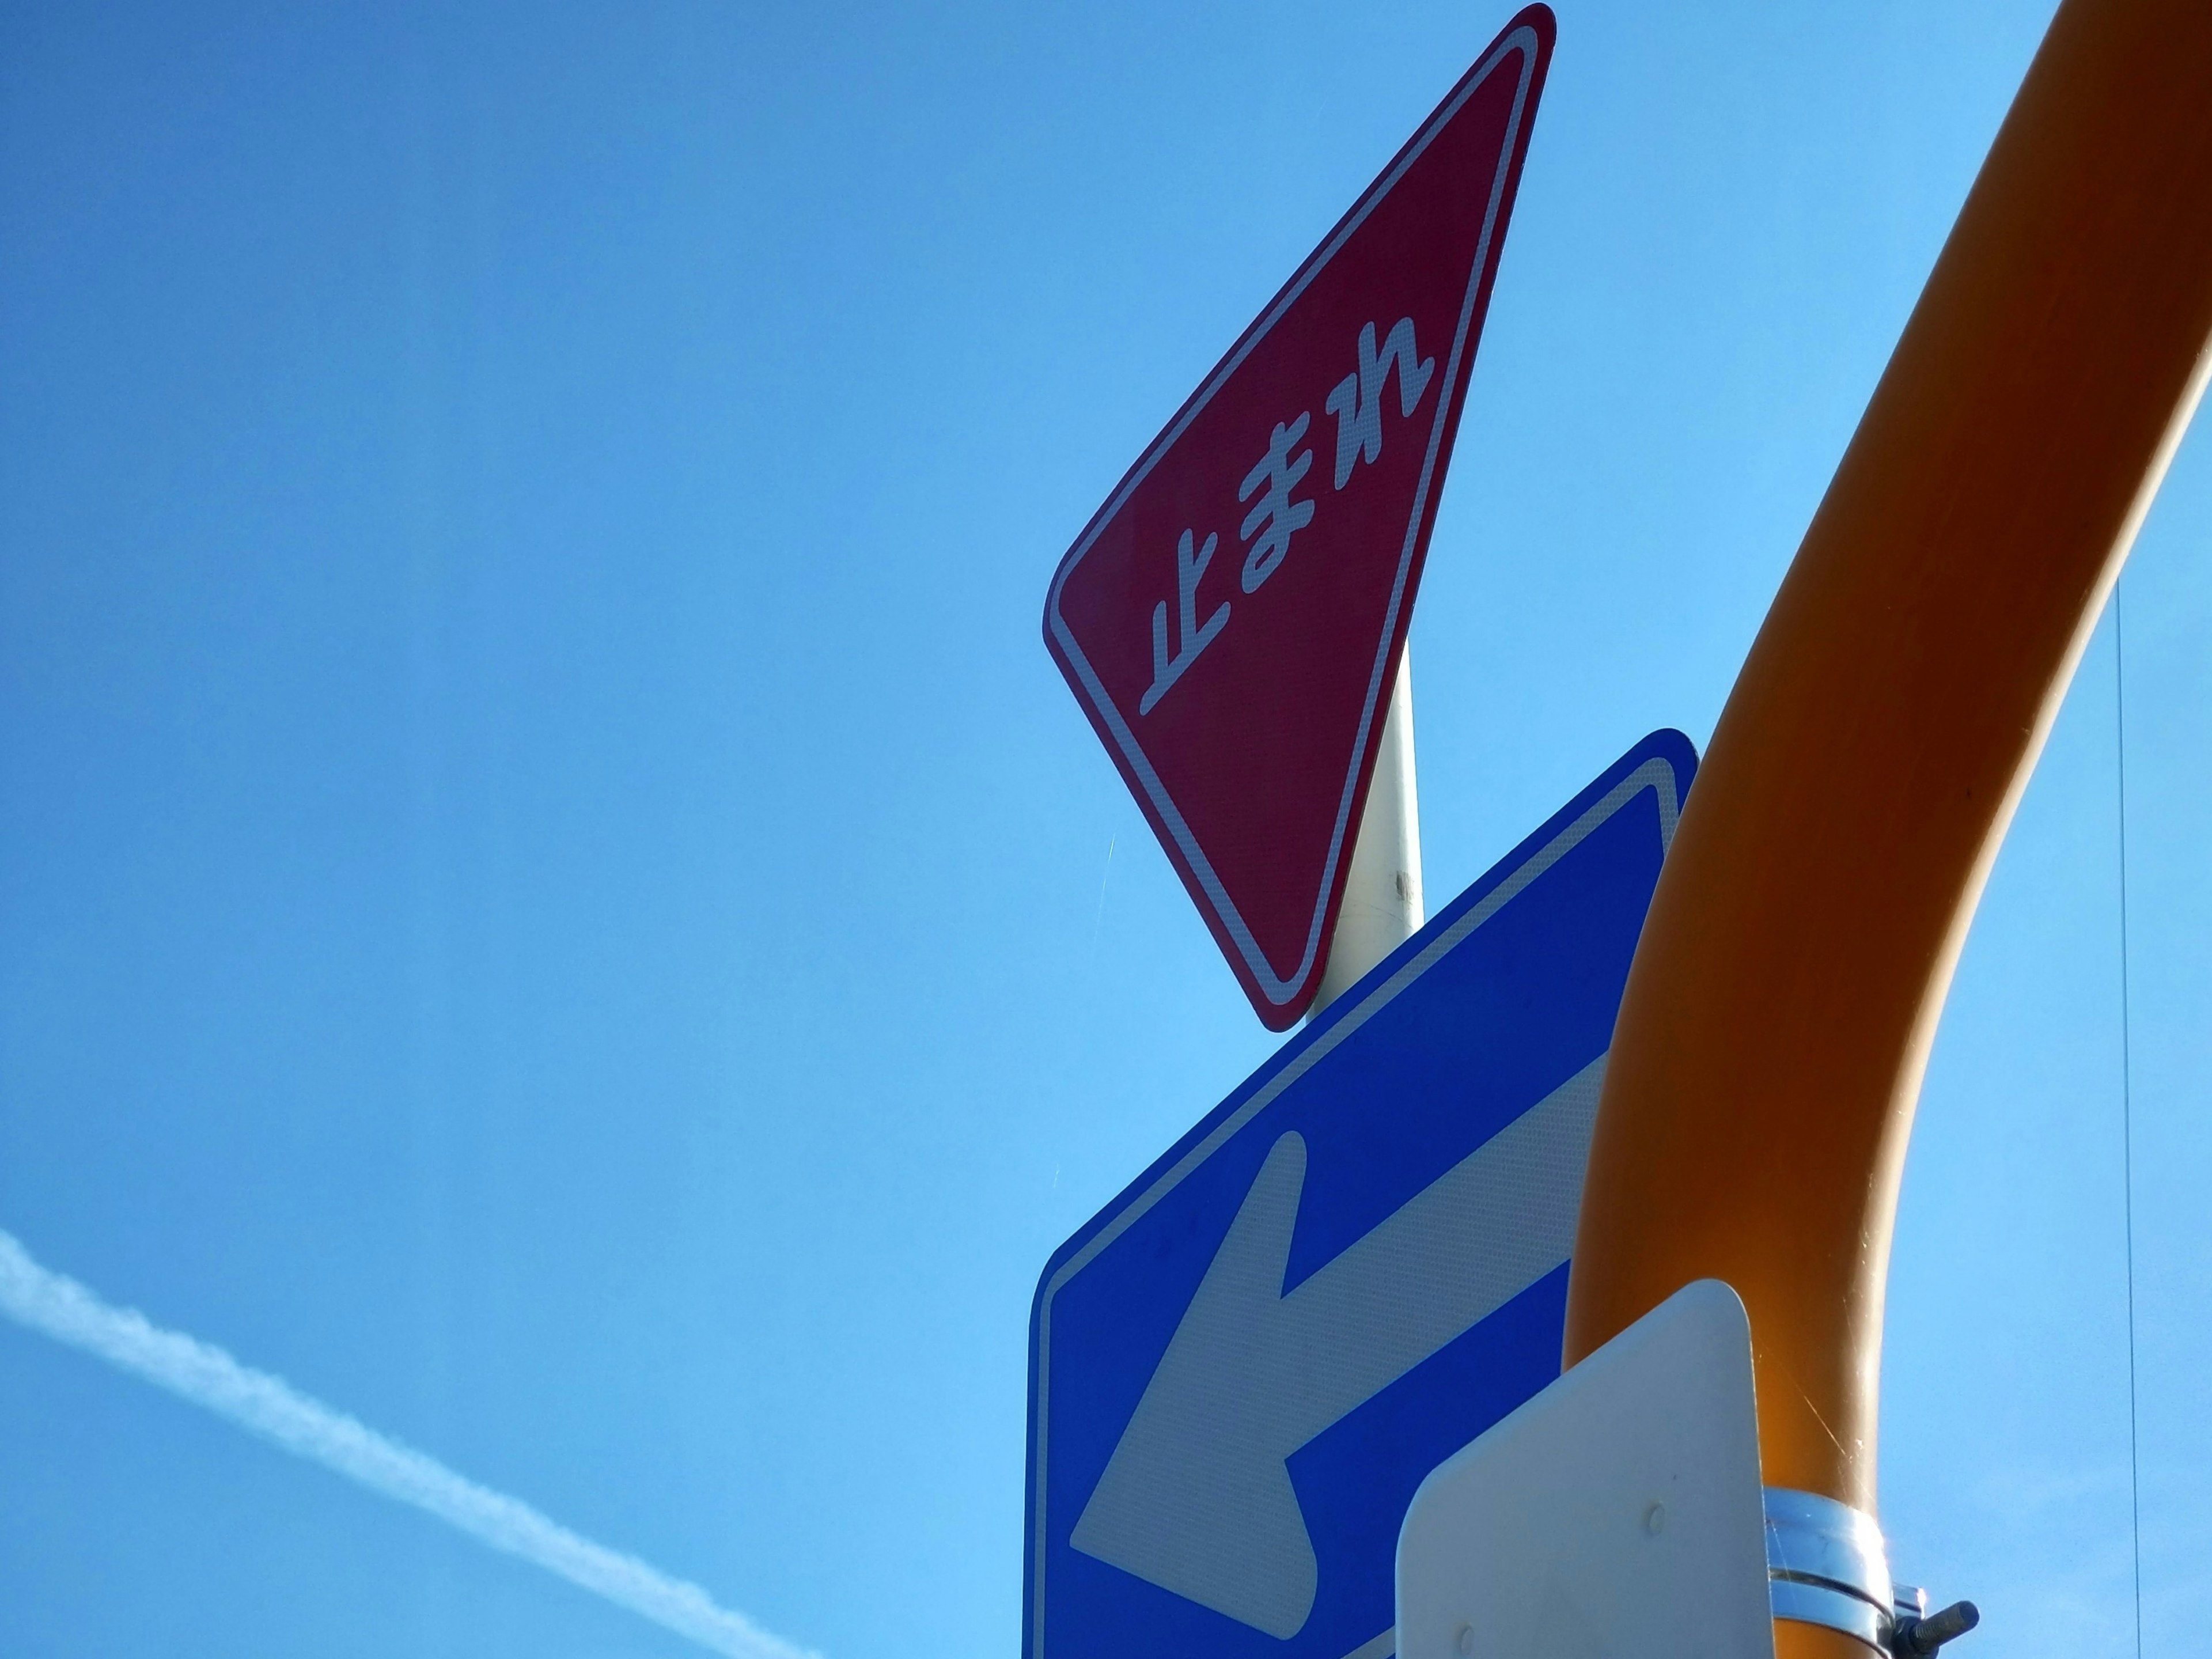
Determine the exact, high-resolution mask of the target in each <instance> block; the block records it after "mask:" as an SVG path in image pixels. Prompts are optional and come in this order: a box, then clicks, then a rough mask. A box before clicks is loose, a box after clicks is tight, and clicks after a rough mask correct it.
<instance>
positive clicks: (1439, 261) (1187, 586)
mask: <svg viewBox="0 0 2212 1659" xmlns="http://www.w3.org/2000/svg"><path fill="white" fill-rule="evenodd" d="M1552 39H1553V21H1552V14H1551V12H1550V11H1549V10H1548V9H1546V8H1545V7H1543V6H1532V7H1530V8H1529V9H1527V10H1526V11H1523V12H1522V13H1521V14H1520V15H1518V16H1517V17H1516V18H1515V19H1514V20H1513V21H1512V22H1511V23H1510V24H1508V25H1507V26H1506V28H1505V31H1504V33H1502V34H1500V35H1499V36H1498V39H1497V40H1496V41H1495V42H1493V43H1492V46H1491V47H1490V49H1489V50H1488V51H1487V52H1484V53H1483V55H1482V57H1481V58H1480V60H1478V61H1477V63H1476V64H1475V66H1474V68H1473V69H1471V70H1468V73H1467V75H1466V76H1465V77H1464V78H1463V79H1462V81H1461V82H1460V83H1459V84H1458V85H1457V86H1455V87H1454V88H1452V91H1451V94H1450V95H1449V97H1447V98H1446V99H1445V100H1443V103H1442V104H1440V105H1439V106H1437V111H1436V112H1435V113H1434V114H1433V115H1431V117H1430V118H1428V120H1427V121H1425V123H1423V124H1422V126H1421V129H1420V131H1418V132H1417V133H1415V134H1414V135H1413V138H1412V139H1411V140H1410V141H1409V142H1408V143H1407V145H1406V147H1405V149H1402V150H1401V151H1400V152H1399V154H1398V155H1397V157H1396V158H1395V160H1394V161H1391V163H1390V165H1389V167H1386V168H1384V169H1383V173H1382V176H1381V177H1380V178H1378V179H1376V181H1375V182H1374V183H1373V184H1372V185H1370V186H1369V187H1368V189H1367V191H1366V193H1365V194H1364V195H1363V196H1362V197H1360V198H1359V200H1358V203H1357V204H1354V205H1353V207H1352V211H1351V212H1349V213H1347V214H1346V215H1345V216H1344V218H1343V220H1342V221H1341V222H1340V223H1339V224H1338V225H1337V227H1336V228H1335V229H1334V230H1332V231H1331V232H1330V233H1329V234H1328V237H1327V239H1326V240H1323V241H1322V245H1321V246H1319V247H1318V248H1316V249H1315V250H1314V252H1313V254H1312V255H1311V257H1310V258H1308V259H1307V260H1306V262H1305V263H1304V264H1303V265H1301V266H1300V267H1299V268H1298V270H1297V274H1296V275H1295V276H1292V277H1291V280H1290V281H1289V282H1288V283H1285V285H1284V288H1283V290H1282V292H1281V293H1279V294H1278V295H1276V296H1275V298H1274V300H1273V301H1272V302H1271V303H1270V304H1269V305H1268V307H1267V309H1266V310H1265V311H1263V312H1261V313H1260V316H1259V318H1258V319H1257V320H1255V322H1254V323H1253V325H1251V327H1249V329H1247V330H1246V331H1244V335H1243V338H1241V339H1240V340H1238V341H1237V343H1236V345H1235V346H1234V347H1233V348H1231V350H1230V352H1229V355H1228V356H1225V357H1224V358H1223V359H1222V360H1221V362H1220V363H1219V364H1218V366H1216V368H1214V370H1213V372H1212V374H1209V375H1208V376H1207V377H1206V381H1205V383H1204V384H1203V385H1201V386H1200V387H1199V389H1198V390H1197V391H1196V392H1194V393H1193V394H1192V395H1191V398H1190V400H1189V401H1188V403H1186V404H1184V405H1183V406H1182V409H1181V410H1178V411H1177V412H1176V417H1175V419H1173V420H1172V421H1170V422H1168V425H1167V428H1166V430H1164V432H1162V433H1161V434H1160V435H1159V436H1158V438H1156V439H1154V440H1153V441H1152V447H1150V448H1149V449H1147V450H1146V452H1145V453H1144V455H1143V456H1142V458H1141V459H1139V460H1138V462H1137V464H1136V465H1134V466H1133V467H1132V468H1130V469H1129V472H1128V475H1127V477H1124V478H1123V479H1122V480H1121V483H1120V485H1119V486H1118V487H1117V488H1116V489H1115V491H1114V493H1113V495H1110V496H1109V497H1108V498H1107V501H1106V504H1105V506H1103V507H1101V508H1099V510H1098V513H1097V516H1096V517H1094V518H1093V519H1092V520H1091V523H1090V524H1089V525H1088V526H1085V529H1084V532H1083V534H1082V535H1081V536H1080V537H1079V538H1078V539H1077V541H1076V543H1075V545H1074V546H1073V547H1072V548H1071V549H1069V550H1068V553H1067V556H1066V558H1064V559H1063V560H1061V561H1060V569H1059V570H1058V572H1057V573H1055V574H1054V577H1053V580H1052V587H1051V589H1050V591H1049V592H1048V595H1047V597H1046V600H1045V617H1044V633H1045V643H1046V645H1047V646H1048V647H1049V648H1050V650H1051V652H1052V654H1053V657H1054V659H1055V660H1056V661H1057V662H1058V663H1059V664H1060V671H1061V672H1062V673H1064V674H1066V676H1067V682H1068V684H1069V685H1071V686H1072V687H1073V688H1074V691H1075V695H1076V696H1077V697H1078V698H1079V700H1080V701H1081V702H1082V704H1083V707H1084V710H1085V713H1086V714H1089V715H1090V717H1091V724H1092V725H1093V726H1095V727H1097V732H1098V735H1099V737H1100V738H1102V739H1103V741H1104V743H1105V744H1106V749H1107V752H1108V753H1109V754H1110V755H1112V756H1113V757H1114V762H1115V765H1117V766H1118V767H1120V768H1121V775H1122V777H1123V778H1124V779H1125V780H1126V781H1127V783H1128V785H1129V787H1130V790H1131V791H1132V792H1133V793H1134V794H1135V795H1136V798H1137V800H1138V803H1139V805H1141V806H1142V807H1143V808H1144V811H1145V816H1146V817H1147V818H1148V819H1150V820H1151V822H1152V829H1153V831H1154V832H1155V833H1156V834H1157V835H1158V836H1159V838H1160V844H1161V845H1162V846H1163V847H1164V848H1166V849H1167V854H1168V857H1169V858H1170V859H1171V860H1174V862H1175V866H1176V869H1177V870H1178V871H1179V872H1182V878H1183V883H1184V884H1185V885H1186V886H1187V887H1188V888H1189V890H1190V896H1191V897H1192V898H1193V899H1194V900H1195V901H1196V902H1197V904H1198V908H1199V910H1200V913H1201V914H1202V915H1204V916H1205V917H1206V922H1207V925H1208V926H1209V927H1212V929H1213V935H1214V938H1215V939H1216V940H1217V941H1218V943H1219V944H1220V946H1221V949H1222V952H1223V954H1224V955H1225V956H1226V957H1228V958H1229V964H1230V966H1231V968H1233V969H1235V970H1236V973H1237V980H1238V981H1239V982H1240V983H1241V984H1242V985H1243V987H1244V990H1245V994H1247V995H1248V996H1249V997H1250V998H1251V999H1252V1006H1253V1007H1254V1008H1255V1010H1257V1011H1258V1012H1259V1015H1260V1018H1261V1019H1262V1020H1263V1021H1265V1022H1266V1024H1267V1025H1268V1026H1269V1027H1270V1028H1271V1029H1273V1030H1282V1029H1283V1028H1284V1027H1285V1026H1287V1025H1289V1024H1291V1023H1292V1022H1293V1021H1294V1020H1296V1019H1297V1017H1298V1015H1299V1014H1300V1013H1301V1012H1303V1011H1304V1008H1305V1006H1306V1005H1307V1004H1308V1003H1309V1002H1310V1001H1311V1000H1312V998H1313V993H1314V987H1315V984H1316V981H1318V980H1319V978H1320V976H1321V972H1322V968H1323V966H1324V965H1325V963H1326V961H1327V957H1328V941H1329V938H1330V936H1331V934H1332V933H1334V929H1335V926H1336V910H1337V905H1338V902H1339V901H1340V899H1341V897H1342V896H1343V892H1344V878H1345V872H1346V869H1347V868H1348V867H1349V866H1350V864H1351V861H1352V842H1353V839H1354V837H1355V836H1357V834H1358V826H1359V815H1360V809H1361V807H1362V805H1364V801H1365V799H1366V794H1367V782H1368V778H1369V775H1370V773H1371V772H1372V770H1373V769H1374V764H1375V754H1376V745H1377V744H1378V743H1379V741H1380V739H1381V736H1382V730H1383V714H1384V712H1385V711H1386V710H1387V708H1389V701H1390V693H1391V689H1392V682H1393V678H1394V677H1395V673H1396V670H1397V663H1398V653H1399V649H1400V647H1401V646H1402V644H1403V643H1404V641H1405V637H1406V627H1407V622H1408V620H1409V619H1410V617H1412V614H1413V595H1414V592H1415V590H1416V589H1417V588H1418V587H1419V585H1420V579H1421V564H1422V560H1423V558H1424V556H1425V555H1426V553H1427V551H1428V544H1429V531H1430V527H1431V526H1432V525H1433V524H1434V523H1435V520H1436V512H1437V496H1438V495H1439V493H1440V492H1441V490H1442V489H1443V477H1444V467H1445V465H1446V463H1447V462H1448V461H1449V459H1450V458H1451V447H1452V437H1453V435H1454V434H1455V431H1456V430H1457V429H1458V426H1459V415H1460V405H1461V404H1462V402H1463V401H1464V400H1465V398H1466V396H1467V386H1468V375H1469V373H1470V371H1471V370H1472V368H1473V367H1474V349H1475V343H1476V342H1477V340H1478V339H1479V338H1480V336H1481V332H1482V319H1483V313H1484V311H1485V309H1486V307H1487V305H1488V303H1489V299H1490V288H1491V283H1492V278H1493V276H1495V274H1496V271H1497V268H1498V250H1499V248H1500V246H1502V245H1503V243H1504V240H1505V226H1506V221H1507V220H1508V218H1509V217H1510V215H1511V213H1512V210H1513V196H1514V190H1515V187H1516V185H1517V184H1518V183H1519V180H1520V176H1521V161H1522V156H1523V155H1525V154H1526V152H1527V149H1528V130H1529V125H1530V123H1531V121H1532V119H1533V118H1534V115H1535V112H1536V100H1537V97H1538V94H1540V93H1541V91H1542V89H1543V85H1544V71H1545V68H1546V66H1547V64H1548V63H1549V62H1550V59H1551V52H1552Z"/></svg>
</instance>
